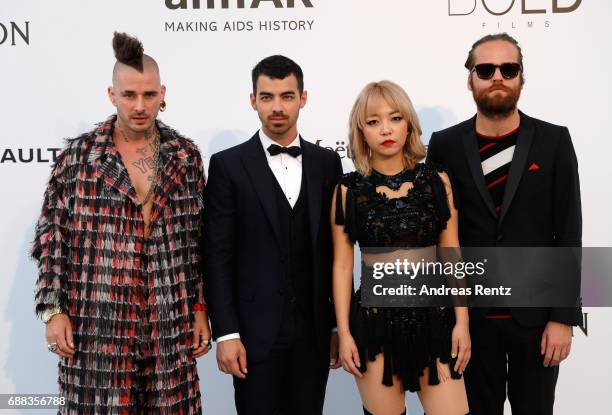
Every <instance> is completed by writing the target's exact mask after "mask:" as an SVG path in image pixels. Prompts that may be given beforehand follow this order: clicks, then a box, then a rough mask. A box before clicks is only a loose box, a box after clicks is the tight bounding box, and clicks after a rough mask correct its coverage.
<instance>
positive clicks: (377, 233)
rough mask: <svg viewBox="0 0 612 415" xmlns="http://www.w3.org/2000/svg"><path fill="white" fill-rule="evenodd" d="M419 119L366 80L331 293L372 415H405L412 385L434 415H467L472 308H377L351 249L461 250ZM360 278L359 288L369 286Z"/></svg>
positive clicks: (337, 209)
mask: <svg viewBox="0 0 612 415" xmlns="http://www.w3.org/2000/svg"><path fill="white" fill-rule="evenodd" d="M420 135H421V128H420V125H419V121H418V118H417V115H416V112H415V110H414V107H413V106H412V103H411V102H410V99H409V98H408V95H407V94H406V92H405V91H404V90H403V89H402V88H401V87H399V86H398V85H396V84H394V83H392V82H389V81H382V82H378V83H371V84H369V85H367V86H366V87H365V88H364V90H363V91H362V92H361V94H360V95H359V97H358V99H357V101H356V102H355V105H354V106H353V110H352V112H351V118H350V137H349V140H350V150H351V158H352V160H353V162H354V164H355V168H356V170H357V171H355V172H352V173H348V174H345V175H344V176H342V178H341V180H340V184H339V185H338V190H337V192H336V195H335V197H334V202H333V206H332V228H333V229H332V232H333V238H334V269H333V292H334V301H335V309H336V317H337V323H338V334H339V337H340V360H341V362H342V365H343V367H344V369H345V370H347V371H348V372H350V373H352V374H353V375H355V378H356V381H357V386H358V388H359V393H360V395H361V399H362V402H363V406H364V413H365V414H374V415H387V414H388V415H400V414H402V413H404V414H405V413H406V412H405V411H406V410H405V391H406V390H410V391H418V394H419V398H420V400H421V403H422V404H423V407H424V408H425V411H426V413H427V414H428V415H464V414H466V413H468V411H469V410H468V404H467V398H466V395H465V387H464V384H463V379H462V377H461V374H462V373H463V371H464V369H465V367H466V365H467V363H468V361H469V358H470V347H471V345H470V335H469V330H468V311H467V308H465V307H459V306H456V307H408V306H391V307H372V306H368V305H365V304H363V301H362V295H361V294H362V293H361V291H360V290H358V291H357V292H356V293H355V294H354V295H353V294H352V293H353V290H352V283H353V277H352V273H353V255H354V244H355V243H358V244H359V247H360V250H361V256H362V262H363V265H364V266H365V267H371V266H372V265H373V264H374V263H376V262H393V261H394V260H395V259H396V258H404V259H409V260H414V261H415V262H417V261H420V260H422V259H424V260H427V261H435V260H436V255H437V254H436V251H437V247H450V248H452V247H458V246H459V241H458V236H457V211H456V210H455V208H454V206H453V199H452V191H451V187H450V182H449V180H448V177H447V175H446V174H445V173H443V172H441V171H439V170H437V169H436V168H434V167H433V166H429V165H426V164H422V163H419V161H420V160H422V159H423V158H424V156H425V148H424V146H423V143H422V142H421V139H420ZM363 278H364V277H363V275H362V287H363V286H364V281H363Z"/></svg>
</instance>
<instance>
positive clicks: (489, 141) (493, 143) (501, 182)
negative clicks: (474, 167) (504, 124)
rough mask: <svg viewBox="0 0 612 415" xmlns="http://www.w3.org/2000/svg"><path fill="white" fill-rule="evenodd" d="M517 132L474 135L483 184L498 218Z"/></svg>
mask: <svg viewBox="0 0 612 415" xmlns="http://www.w3.org/2000/svg"><path fill="white" fill-rule="evenodd" d="M518 131H519V129H518V128H517V129H516V130H514V131H510V132H509V133H507V134H504V135H501V136H497V137H495V136H487V135H484V134H480V133H478V132H477V133H476V136H477V137H478V148H479V150H480V161H481V164H482V173H483V174H484V177H485V184H486V186H487V189H488V190H489V193H490V194H491V198H492V199H493V204H494V206H495V211H496V212H497V215H498V216H499V215H500V214H501V208H502V202H503V200H504V192H505V190H506V183H507V181H508V173H509V172H510V164H511V163H512V157H513V156H514V149H515V148H516V139H517V137H518Z"/></svg>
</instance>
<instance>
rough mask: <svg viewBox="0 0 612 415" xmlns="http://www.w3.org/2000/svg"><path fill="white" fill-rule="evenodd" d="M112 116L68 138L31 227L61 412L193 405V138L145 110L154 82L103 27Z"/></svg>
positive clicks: (196, 296)
mask: <svg viewBox="0 0 612 415" xmlns="http://www.w3.org/2000/svg"><path fill="white" fill-rule="evenodd" d="M113 48H114V50H115V57H116V59H117V61H116V63H115V66H114V70H113V84H112V86H111V87H109V88H108V96H109V98H110V100H111V102H112V104H113V105H114V106H115V107H116V108H117V113H116V114H115V115H112V116H111V117H109V118H108V119H107V120H106V121H104V122H102V123H101V124H100V125H99V126H98V127H97V128H95V129H94V130H92V131H91V132H88V133H85V134H83V135H81V136H80V137H77V138H75V139H71V140H69V141H68V143H67V146H66V148H65V149H64V150H63V151H62V153H61V154H60V156H59V157H58V160H57V163H56V165H55V166H54V168H53V171H52V173H51V178H50V179H49V182H48V185H47V189H46V192H45V197H44V202H43V207H42V213H41V215H40V218H39V220H38V223H37V226H36V236H35V239H34V243H33V247H32V256H33V258H34V259H35V260H36V261H37V262H38V268H39V277H38V281H37V283H36V289H35V302H36V312H37V314H38V315H39V316H41V317H42V320H43V321H44V322H45V323H46V337H47V343H48V345H47V348H48V349H49V351H50V352H53V353H56V354H57V355H58V356H59V358H60V359H59V392H60V396H61V397H62V398H64V404H63V405H62V406H60V412H61V413H63V414H106V413H112V414H135V413H138V414H141V413H160V414H179V413H180V414H195V413H201V403H200V390H199V385H198V382H199V380H198V373H197V368H196V361H195V358H197V357H199V356H201V355H203V354H205V353H206V352H207V351H208V349H209V347H210V329H209V326H208V319H207V316H206V306H205V302H204V292H203V282H202V266H201V261H200V258H201V256H200V246H199V241H200V239H201V229H202V227H201V219H202V212H203V191H204V174H203V164H202V159H201V157H200V153H199V151H198V149H197V147H196V145H195V144H194V143H193V142H192V141H191V140H189V139H187V138H184V137H182V136H181V135H179V134H178V133H177V132H176V131H174V130H173V129H171V128H170V127H168V126H166V125H164V124H163V123H162V122H160V121H158V120H157V119H156V118H157V114H158V111H160V110H161V111H163V110H164V109H165V107H166V103H165V101H164V96H165V92H166V87H165V86H163V85H162V84H161V82H160V74H159V68H158V65H157V63H156V62H155V60H154V59H153V58H151V57H150V56H148V55H145V54H144V53H143V46H142V44H141V43H140V42H139V41H138V40H137V39H135V38H133V37H130V36H128V35H126V34H119V33H115V36H114V38H113Z"/></svg>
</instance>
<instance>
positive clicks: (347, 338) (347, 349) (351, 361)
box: [339, 334, 363, 378]
mask: <svg viewBox="0 0 612 415" xmlns="http://www.w3.org/2000/svg"><path fill="white" fill-rule="evenodd" d="M339 338H340V363H341V364H342V367H343V368H344V370H346V371H347V372H349V373H352V374H353V375H355V376H357V377H358V378H361V377H363V373H361V372H360V371H359V367H361V362H360V361H359V352H358V351H357V345H356V344H355V340H354V339H353V336H351V335H350V334H339Z"/></svg>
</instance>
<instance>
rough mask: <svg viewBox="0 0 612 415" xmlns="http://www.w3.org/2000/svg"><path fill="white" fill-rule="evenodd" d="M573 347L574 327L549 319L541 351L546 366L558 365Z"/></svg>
mask: <svg viewBox="0 0 612 415" xmlns="http://www.w3.org/2000/svg"><path fill="white" fill-rule="evenodd" d="M571 348H572V327H571V326H568V325H567V324H563V323H557V322H556V321H549V322H548V324H546V328H545V329H544V333H543V334H542V342H541V344H540V353H541V354H542V355H544V367H549V366H557V365H558V364H559V363H561V362H562V361H563V360H565V359H566V358H567V356H569V354H570V350H571Z"/></svg>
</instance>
